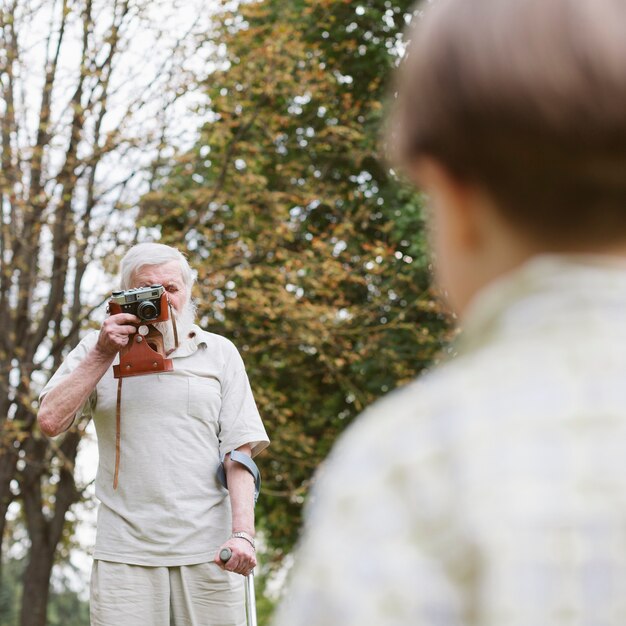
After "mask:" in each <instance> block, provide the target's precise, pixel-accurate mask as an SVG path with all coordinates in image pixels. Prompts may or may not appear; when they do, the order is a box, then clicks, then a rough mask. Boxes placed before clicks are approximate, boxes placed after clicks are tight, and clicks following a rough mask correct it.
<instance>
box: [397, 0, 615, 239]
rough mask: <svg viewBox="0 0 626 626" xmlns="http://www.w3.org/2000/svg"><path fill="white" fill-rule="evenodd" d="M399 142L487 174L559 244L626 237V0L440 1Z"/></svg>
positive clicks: (403, 76)
mask: <svg viewBox="0 0 626 626" xmlns="http://www.w3.org/2000/svg"><path fill="white" fill-rule="evenodd" d="M422 7H425V8H424V11H423V15H420V14H419V12H418V14H417V15H416V17H415V18H414V25H413V27H412V29H411V31H410V33H409V36H410V39H411V41H410V43H409V47H408V51H407V55H406V57H405V59H404V60H403V62H402V64H401V67H400V70H399V72H398V74H397V80H398V82H397V99H396V106H395V113H394V114H393V115H392V124H391V144H392V149H393V152H394V154H395V157H396V161H399V164H400V165H401V166H404V167H405V168H410V166H411V165H412V164H413V163H414V162H415V160H416V159H417V158H418V157H420V156H430V157H433V158H435V159H437V160H438V161H440V162H441V163H442V164H443V165H444V166H445V167H447V168H448V169H449V170H450V172H451V173H452V174H454V175H456V176H457V177H459V178H460V179H464V180H469V181H471V182H475V183H478V184H480V185H482V186H483V187H484V189H485V190H486V191H487V192H488V193H490V194H491V196H492V197H493V198H494V200H495V201H496V204H497V205H498V208H499V209H500V210H501V211H502V213H503V215H505V217H506V218H507V219H508V220H509V222H510V223H514V224H515V225H517V226H519V227H520V228H524V229H525V230H526V231H527V232H529V233H531V234H532V235H533V236H534V237H536V238H538V240H539V241H540V242H542V243H545V244H547V245H549V246H556V247H561V246H569V245H575V246H578V245H580V244H581V243H583V244H587V243H590V244H591V243H592V244H597V243H600V244H604V243H608V242H614V241H617V240H619V239H624V238H626V0H433V2H432V4H429V5H422Z"/></svg>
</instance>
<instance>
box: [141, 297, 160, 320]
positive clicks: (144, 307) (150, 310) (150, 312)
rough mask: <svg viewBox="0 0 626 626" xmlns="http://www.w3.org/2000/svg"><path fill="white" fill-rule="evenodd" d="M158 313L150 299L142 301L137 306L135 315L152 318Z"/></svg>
mask: <svg viewBox="0 0 626 626" xmlns="http://www.w3.org/2000/svg"><path fill="white" fill-rule="evenodd" d="M158 315H159V311H158V310H157V308H156V306H155V305H154V304H153V303H152V302H150V301H147V302H142V303H141V304H140V305H139V306H138V307H137V316H138V317H140V318H141V319H142V320H153V319H155V318H156V317H158Z"/></svg>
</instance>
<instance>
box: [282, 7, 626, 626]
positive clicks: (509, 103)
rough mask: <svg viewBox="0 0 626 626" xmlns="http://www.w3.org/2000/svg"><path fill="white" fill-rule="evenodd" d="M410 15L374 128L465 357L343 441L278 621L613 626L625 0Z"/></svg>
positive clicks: (623, 518)
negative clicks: (405, 180)
mask: <svg viewBox="0 0 626 626" xmlns="http://www.w3.org/2000/svg"><path fill="white" fill-rule="evenodd" d="M421 8H423V9H424V10H423V13H422V14H421V15H419V16H418V17H416V18H415V19H414V21H413V26H412V28H411V31H410V33H409V39H410V44H409V46H408V51H407V55H406V57H405V59H404V60H403V62H402V65H401V68H400V70H399V73H398V75H397V84H396V90H397V98H396V102H395V107H394V110H393V113H392V120H391V124H390V127H391V130H390V135H389V137H390V140H389V141H390V144H391V149H392V151H393V153H394V155H395V158H396V160H397V162H398V163H399V164H400V165H401V166H402V167H403V168H404V170H405V172H407V173H408V175H409V176H410V177H411V178H412V179H413V180H414V181H415V182H416V183H417V184H418V185H419V186H420V187H421V188H422V189H423V190H424V191H425V192H426V194H427V211H428V214H429V223H430V228H431V231H432V232H431V241H432V247H433V251H434V262H435V273H436V279H437V281H438V283H439V285H440V287H441V288H442V289H443V290H444V291H445V293H446V295H447V298H448V300H449V303H450V305H451V307H452V309H453V310H454V311H455V312H456V313H457V314H458V316H459V319H460V321H461V327H462V333H461V336H460V340H459V343H458V346H457V356H456V357H455V358H453V359H451V360H449V361H448V362H447V363H446V364H444V365H443V366H441V367H438V368H435V369H434V370H433V371H431V372H430V373H428V374H426V375H425V376H422V377H421V378H419V379H418V380H416V381H415V382H413V383H412V384H409V385H407V386H406V387H404V388H403V389H400V390H398V391H395V392H394V393H392V394H390V395H388V396H387V397H386V398H384V399H383V400H382V401H379V402H377V403H376V404H375V405H374V406H372V407H371V408H369V409H368V410H366V411H365V413H364V414H363V415H362V416H361V417H360V418H359V419H358V420H357V422H356V423H355V424H354V425H353V426H352V427H350V428H349V430H348V432H347V433H346V434H345V436H344V437H343V438H342V439H341V441H340V442H339V443H338V445H337V446H336V447H335V449H334V451H333V452H332V453H331V456H330V458H329V460H328V461H327V462H326V463H325V465H324V468H323V470H322V472H321V476H320V477H319V480H318V481H317V482H316V485H315V488H314V492H313V494H312V496H311V502H310V504H309V508H308V515H307V523H306V526H305V531H304V535H303V538H302V540H301V543H300V545H299V548H298V550H297V552H296V558H295V566H294V569H293V571H292V573H291V582H290V584H288V586H287V589H286V592H285V599H284V601H283V603H282V605H281V607H280V609H279V611H278V613H277V618H276V620H275V622H274V623H275V624H276V626H304V625H306V626H332V625H335V624H336V625H341V626H357V625H358V626H400V625H402V626H427V625H428V626H435V625H436V626H453V625H454V626H469V625H471V626H505V625H506V626H565V625H572V626H573V625H576V626H592V625H593V626H596V625H597V626H600V625H602V626H623V625H624V624H626V2H624V0H435V1H434V2H432V3H429V4H427V5H423V6H422V7H421ZM416 226H417V225H416Z"/></svg>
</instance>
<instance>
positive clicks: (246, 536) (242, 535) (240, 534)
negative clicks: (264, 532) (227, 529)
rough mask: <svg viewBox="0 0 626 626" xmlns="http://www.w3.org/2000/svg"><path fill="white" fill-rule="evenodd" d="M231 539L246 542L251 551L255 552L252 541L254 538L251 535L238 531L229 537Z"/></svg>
mask: <svg viewBox="0 0 626 626" xmlns="http://www.w3.org/2000/svg"><path fill="white" fill-rule="evenodd" d="M230 538H231V539H243V540H244V541H247V542H248V543H249V544H250V545H251V546H252V548H253V550H256V542H255V541H254V537H253V536H252V535H249V534H248V533H245V532H243V531H239V532H236V533H233V534H232V535H231V536H230Z"/></svg>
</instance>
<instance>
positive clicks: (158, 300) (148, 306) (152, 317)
mask: <svg viewBox="0 0 626 626" xmlns="http://www.w3.org/2000/svg"><path fill="white" fill-rule="evenodd" d="M109 311H110V312H111V314H112V315H115V314H116V313H130V314H132V315H136V316H137V317H138V318H139V319H140V320H141V321H142V323H144V324H154V323H155V322H165V321H167V320H168V319H169V310H168V303H167V295H166V294H165V288H164V287H163V285H150V286H149V287H138V288H136V289H126V290H125V291H114V292H113V293H112V294H111V300H110V301H109Z"/></svg>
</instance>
